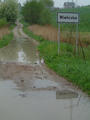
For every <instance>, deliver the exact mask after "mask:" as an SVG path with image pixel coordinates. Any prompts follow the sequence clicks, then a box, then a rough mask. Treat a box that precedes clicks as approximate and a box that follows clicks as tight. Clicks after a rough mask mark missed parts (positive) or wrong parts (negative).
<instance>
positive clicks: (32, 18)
mask: <svg viewBox="0 0 90 120" xmlns="http://www.w3.org/2000/svg"><path fill="white" fill-rule="evenodd" d="M22 14H23V16H24V19H25V21H26V22H28V23H31V24H49V23H50V20H51V19H50V16H51V13H50V11H49V9H48V8H46V7H45V6H44V4H43V3H42V2H41V1H36V0H33V1H27V2H26V3H25V5H24V7H23V8H22Z"/></svg>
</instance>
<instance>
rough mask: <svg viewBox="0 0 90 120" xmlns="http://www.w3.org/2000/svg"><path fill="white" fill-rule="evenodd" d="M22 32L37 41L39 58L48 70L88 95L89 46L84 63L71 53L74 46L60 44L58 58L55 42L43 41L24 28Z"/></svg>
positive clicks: (80, 58) (89, 78)
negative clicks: (41, 58)
mask: <svg viewBox="0 0 90 120" xmlns="http://www.w3.org/2000/svg"><path fill="white" fill-rule="evenodd" d="M23 30H24V32H25V33H26V34H27V35H29V36H30V37H32V38H34V39H35V40H37V41H39V43H40V44H39V46H38V49H39V52H40V56H41V57H43V58H44V60H45V63H46V64H47V66H48V67H49V68H51V69H53V70H54V71H55V72H56V73H57V74H59V75H61V76H63V77H64V78H66V79H68V80H69V81H70V82H72V83H73V84H75V85H77V86H78V87H79V88H81V89H82V90H83V91H85V92H87V93H88V94H89V95H90V55H89V50H90V46H89V47H88V48H84V51H85V53H87V56H86V62H85V61H84V60H83V59H82V56H81V55H80V56H75V55H74V53H73V52H72V51H73V49H74V46H72V45H70V44H68V43H61V54H60V55H59V56H58V54H57V43H56V42H51V41H48V40H44V39H43V38H42V37H41V36H37V35H34V34H33V33H32V32H30V31H29V30H28V28H27V27H26V26H25V27H24V29H23Z"/></svg>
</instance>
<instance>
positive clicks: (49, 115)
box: [0, 80, 90, 120]
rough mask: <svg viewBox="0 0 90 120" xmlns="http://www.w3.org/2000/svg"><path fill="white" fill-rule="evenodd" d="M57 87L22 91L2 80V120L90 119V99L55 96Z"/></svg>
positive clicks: (0, 84) (0, 88) (0, 90)
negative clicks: (59, 97) (47, 89)
mask: <svg viewBox="0 0 90 120" xmlns="http://www.w3.org/2000/svg"><path fill="white" fill-rule="evenodd" d="M56 98H57V96H56V91H24V92H23V91H19V90H18V88H17V86H16V85H15V84H14V83H13V82H12V81H10V80H8V81H0V120H89V119H90V99H88V98H84V97H83V96H81V97H80V96H77V97H76V98H67V99H64V98H61V99H56Z"/></svg>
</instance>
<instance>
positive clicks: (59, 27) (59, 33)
mask: <svg viewBox="0 0 90 120" xmlns="http://www.w3.org/2000/svg"><path fill="white" fill-rule="evenodd" d="M59 54H60V23H59V24H58V55H59Z"/></svg>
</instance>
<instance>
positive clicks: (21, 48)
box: [0, 38, 38, 63]
mask: <svg viewBox="0 0 90 120" xmlns="http://www.w3.org/2000/svg"><path fill="white" fill-rule="evenodd" d="M37 60H38V58H37V56H36V46H35V45H34V44H33V42H32V41H30V40H27V39H24V40H23V39H19V38H18V39H17V40H13V41H12V42H11V43H10V44H9V45H8V46H6V47H4V48H1V49H0V61H3V62H21V63H35V62H36V61H37Z"/></svg>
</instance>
